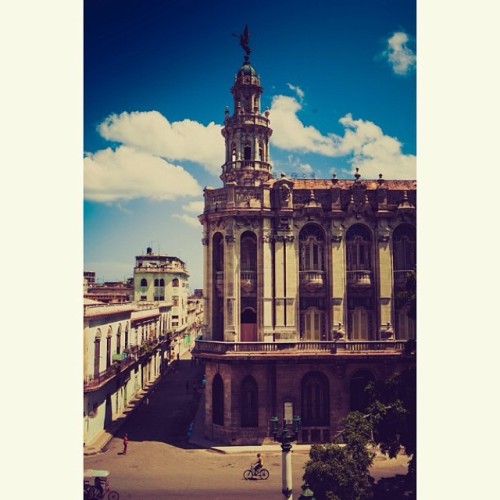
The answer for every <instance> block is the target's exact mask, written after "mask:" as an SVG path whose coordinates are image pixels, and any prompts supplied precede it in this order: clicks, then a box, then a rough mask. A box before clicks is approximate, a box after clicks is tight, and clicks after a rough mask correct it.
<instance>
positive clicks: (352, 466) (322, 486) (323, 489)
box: [303, 412, 374, 500]
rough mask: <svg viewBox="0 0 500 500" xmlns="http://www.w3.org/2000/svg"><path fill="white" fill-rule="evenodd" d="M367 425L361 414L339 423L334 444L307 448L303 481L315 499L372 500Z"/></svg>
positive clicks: (369, 429) (369, 426)
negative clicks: (339, 427) (341, 423)
mask: <svg viewBox="0 0 500 500" xmlns="http://www.w3.org/2000/svg"><path fill="white" fill-rule="evenodd" d="M371 433H372V429H371V424H370V422H369V421H368V419H366V418H365V417H364V416H363V415H362V414H361V413H359V412H351V413H349V414H348V416H347V417H346V418H345V419H344V420H343V430H342V432H341V433H340V435H339V437H338V438H337V439H336V442H333V443H329V444H322V445H313V446H311V451H310V453H309V458H310V459H309V460H308V461H307V463H306V465H305V473H304V476H303V478H304V481H305V482H307V483H308V484H309V485H310V486H311V489H312V490H313V491H314V495H315V497H316V498H317V499H318V500H323V499H325V500H326V499H328V500H368V499H370V498H372V497H373V493H372V483H373V479H372V478H371V477H370V474H369V472H368V469H369V467H370V465H371V464H372V462H373V458H374V454H373V453H372V452H371V451H370V450H369V448H368V446H367V445H368V444H369V443H370V438H371Z"/></svg>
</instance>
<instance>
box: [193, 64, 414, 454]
mask: <svg viewBox="0 0 500 500" xmlns="http://www.w3.org/2000/svg"><path fill="white" fill-rule="evenodd" d="M262 91H263V89H262V87H261V85H260V78H259V76H258V74H257V72H256V71H255V69H254V67H253V66H252V65H251V64H250V61H249V57H248V56H246V57H245V60H244V62H243V64H242V66H241V67H240V68H239V70H238V72H237V74H236V76H235V81H234V85H233V87H232V89H231V92H232V94H233V99H234V112H233V114H232V115H230V112H229V110H228V109H227V110H226V116H225V121H224V128H223V130H222V134H223V136H224V138H225V143H226V148H225V151H226V160H225V163H224V164H223V165H222V174H221V180H222V182H223V187H222V188H218V189H214V188H206V189H205V191H204V196H205V208H204V212H203V214H202V215H200V217H199V219H200V222H201V223H202V225H203V245H204V247H203V248H204V263H205V273H204V276H205V282H204V294H205V330H204V332H203V339H202V340H199V341H197V343H196V348H195V350H194V354H195V356H196V357H198V358H200V359H202V360H204V362H205V368H206V380H207V383H206V403H205V404H206V406H205V432H206V437H207V438H209V439H212V440H217V441H221V442H225V443H228V444H254V443H260V442H262V441H263V440H264V439H265V437H266V436H268V428H269V419H270V418H271V417H272V416H274V415H276V416H278V417H279V418H280V420H281V419H282V418H284V417H285V415H299V416H300V417H301V418H302V432H301V435H300V438H299V440H300V441H302V442H325V441H328V440H329V439H330V438H331V437H332V436H333V435H334V433H335V432H336V431H337V430H338V429H339V423H340V420H341V419H342V418H343V417H344V416H345V415H346V414H347V413H348V412H349V411H350V410H355V409H362V408H363V405H364V404H365V395H364V392H363V391H364V388H365V386H366V385H367V384H368V383H369V382H370V381H371V380H374V379H384V378H387V377H389V376H390V375H392V374H393V373H395V372H397V371H400V370H402V369H404V367H406V366H410V365H413V364H415V355H414V351H413V350H412V349H408V348H407V346H406V344H407V341H408V340H409V339H411V340H413V339H414V338H415V324H414V320H413V319H412V318H411V317H410V316H409V314H408V312H409V311H408V303H407V301H406V300H405V298H404V289H405V282H406V278H407V277H408V276H409V275H411V274H412V273H413V272H414V271H415V266H416V259H415V257H416V256H415V251H416V182H415V181H414V180H386V179H384V178H383V176H382V175H380V177H379V178H378V179H376V180H363V179H362V178H361V175H360V174H359V172H356V174H355V176H354V179H350V180H341V179H337V178H336V176H333V178H331V179H288V178H287V177H286V176H284V175H282V176H281V177H280V178H279V179H277V178H275V177H274V176H273V173H272V165H271V163H270V156H269V138H270V137H271V134H272V130H271V128H270V121H269V112H268V111H266V112H265V113H264V114H261V112H260V99H261V94H262ZM412 344H413V343H412Z"/></svg>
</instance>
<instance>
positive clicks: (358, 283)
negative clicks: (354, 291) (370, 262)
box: [347, 270, 372, 287]
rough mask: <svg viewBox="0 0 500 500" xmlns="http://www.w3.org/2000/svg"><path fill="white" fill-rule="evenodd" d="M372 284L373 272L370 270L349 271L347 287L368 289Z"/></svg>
mask: <svg viewBox="0 0 500 500" xmlns="http://www.w3.org/2000/svg"><path fill="white" fill-rule="evenodd" d="M371 284H372V272H371V271H368V270H358V271H347V286H352V287H368V286H371Z"/></svg>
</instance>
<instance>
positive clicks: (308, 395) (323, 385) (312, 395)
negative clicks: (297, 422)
mask: <svg viewBox="0 0 500 500" xmlns="http://www.w3.org/2000/svg"><path fill="white" fill-rule="evenodd" d="M301 389H302V391H301V394H302V424H303V425H304V426H306V427H308V426H309V427H310V426H320V425H321V426H328V425H330V394H329V384H328V379H327V378H326V376H325V375H324V374H323V373H320V372H310V373H308V374H307V375H305V377H304V378H303V379H302V387H301Z"/></svg>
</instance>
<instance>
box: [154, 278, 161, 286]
mask: <svg viewBox="0 0 500 500" xmlns="http://www.w3.org/2000/svg"><path fill="white" fill-rule="evenodd" d="M154 286H160V280H159V279H158V278H156V279H155V283H154Z"/></svg>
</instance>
